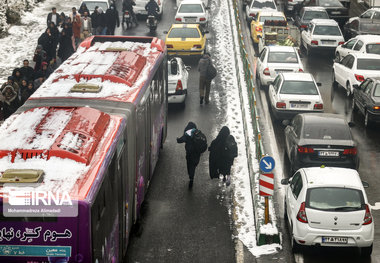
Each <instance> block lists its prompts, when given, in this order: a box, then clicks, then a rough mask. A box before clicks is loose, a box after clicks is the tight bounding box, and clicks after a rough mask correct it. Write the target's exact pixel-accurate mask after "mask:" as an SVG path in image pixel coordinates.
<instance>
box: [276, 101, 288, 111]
mask: <svg viewBox="0 0 380 263" xmlns="http://www.w3.org/2000/svg"><path fill="white" fill-rule="evenodd" d="M276 108H277V109H286V103H285V102H277V103H276Z"/></svg>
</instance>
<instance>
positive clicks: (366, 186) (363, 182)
mask: <svg viewBox="0 0 380 263" xmlns="http://www.w3.org/2000/svg"><path fill="white" fill-rule="evenodd" d="M281 183H282V182H281ZM362 185H363V187H364V188H368V187H369V183H368V182H366V181H362Z"/></svg>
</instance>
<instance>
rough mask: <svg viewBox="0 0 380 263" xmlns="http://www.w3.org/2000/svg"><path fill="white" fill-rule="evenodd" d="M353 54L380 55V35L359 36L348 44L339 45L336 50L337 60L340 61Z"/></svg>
mask: <svg viewBox="0 0 380 263" xmlns="http://www.w3.org/2000/svg"><path fill="white" fill-rule="evenodd" d="M351 53H371V54H378V55H380V36H379V35H358V36H356V37H354V38H351V39H350V40H348V41H347V42H346V43H344V44H342V45H339V46H338V47H337V48H336V50H335V59H336V61H340V60H341V59H342V58H344V57H345V56H347V55H348V54H351Z"/></svg>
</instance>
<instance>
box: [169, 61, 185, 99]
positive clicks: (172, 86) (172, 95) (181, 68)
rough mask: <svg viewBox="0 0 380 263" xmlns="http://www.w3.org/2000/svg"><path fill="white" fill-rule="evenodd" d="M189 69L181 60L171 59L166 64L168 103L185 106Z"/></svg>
mask: <svg viewBox="0 0 380 263" xmlns="http://www.w3.org/2000/svg"><path fill="white" fill-rule="evenodd" d="M189 70H190V67H189V66H186V65H185V64H184V63H183V61H182V59H181V58H179V57H173V58H172V59H171V60H170V61H169V62H168V102H169V103H182V104H185V100H186V96H187V81H188V79H189V72H188V71H189Z"/></svg>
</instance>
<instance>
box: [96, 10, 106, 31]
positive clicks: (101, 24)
mask: <svg viewBox="0 0 380 263" xmlns="http://www.w3.org/2000/svg"><path fill="white" fill-rule="evenodd" d="M98 11H99V15H98V27H105V26H106V25H107V21H106V20H107V19H106V14H105V13H104V11H103V9H102V8H101V7H99V8H98Z"/></svg>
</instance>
